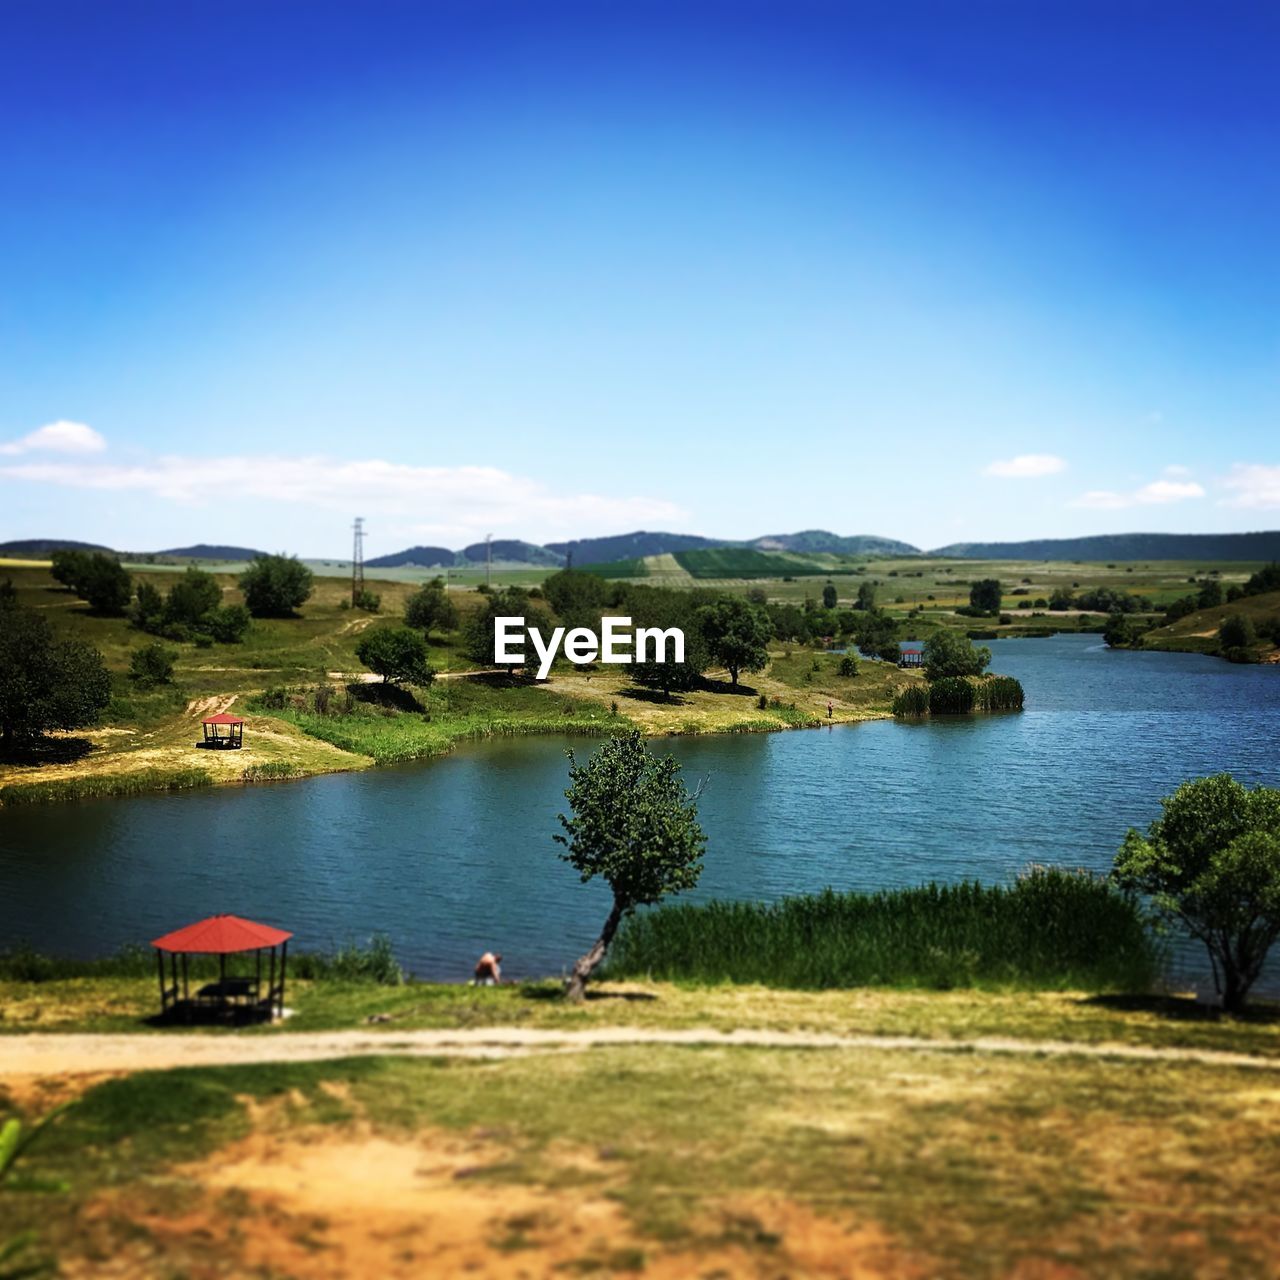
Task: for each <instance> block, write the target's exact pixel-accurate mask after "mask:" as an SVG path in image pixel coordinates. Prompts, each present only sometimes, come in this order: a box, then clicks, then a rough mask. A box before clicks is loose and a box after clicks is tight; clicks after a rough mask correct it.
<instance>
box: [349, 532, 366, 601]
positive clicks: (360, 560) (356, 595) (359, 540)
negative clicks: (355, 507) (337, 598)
mask: <svg viewBox="0 0 1280 1280" xmlns="http://www.w3.org/2000/svg"><path fill="white" fill-rule="evenodd" d="M363 593H364V517H363V516H356V522H355V524H353V525H352V526H351V607H352V608H353V609H354V608H355V607H356V601H358V600H359V599H360V596H361V595H362V594H363Z"/></svg>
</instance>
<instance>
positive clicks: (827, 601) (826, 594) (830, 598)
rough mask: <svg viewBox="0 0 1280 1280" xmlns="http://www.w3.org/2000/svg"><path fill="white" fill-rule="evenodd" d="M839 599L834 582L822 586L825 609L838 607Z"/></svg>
mask: <svg viewBox="0 0 1280 1280" xmlns="http://www.w3.org/2000/svg"><path fill="white" fill-rule="evenodd" d="M837 599H838V597H837V595H836V589H835V585H834V583H830V582H828V583H827V585H826V586H825V587H823V588H822V607H823V608H824V609H834V608H835V607H836V600H837Z"/></svg>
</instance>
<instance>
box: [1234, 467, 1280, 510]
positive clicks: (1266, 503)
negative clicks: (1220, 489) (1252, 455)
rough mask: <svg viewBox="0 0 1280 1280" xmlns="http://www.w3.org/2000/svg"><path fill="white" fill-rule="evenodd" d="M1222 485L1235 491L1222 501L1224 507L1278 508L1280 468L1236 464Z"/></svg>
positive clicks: (1279, 504) (1279, 499)
mask: <svg viewBox="0 0 1280 1280" xmlns="http://www.w3.org/2000/svg"><path fill="white" fill-rule="evenodd" d="M1223 484H1224V485H1225V486H1226V487H1227V488H1228V489H1232V490H1234V491H1235V492H1234V494H1233V495H1232V496H1231V497H1230V498H1224V499H1223V500H1222V505H1223V506H1225V507H1246V508H1247V507H1253V508H1264V507H1280V466H1278V467H1268V466H1264V465H1263V464H1262V463H1259V462H1253V463H1244V462H1237V463H1236V465H1235V466H1234V467H1232V468H1231V470H1230V472H1228V474H1227V478H1226V479H1225V480H1224V481H1223Z"/></svg>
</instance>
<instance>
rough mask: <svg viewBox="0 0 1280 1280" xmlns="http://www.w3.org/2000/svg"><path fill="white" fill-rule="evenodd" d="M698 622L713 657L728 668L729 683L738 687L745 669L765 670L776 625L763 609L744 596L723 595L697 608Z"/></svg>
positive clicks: (714, 660) (713, 659)
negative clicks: (770, 622) (772, 624)
mask: <svg viewBox="0 0 1280 1280" xmlns="http://www.w3.org/2000/svg"><path fill="white" fill-rule="evenodd" d="M697 622H698V629H699V630H700V631H701V632H702V638H703V639H704V640H705V641H706V645H707V652H708V654H709V656H710V658H711V660H712V661H713V662H718V663H720V665H721V666H723V667H725V668H726V669H727V670H728V672H729V682H730V684H732V685H734V686H735V687H736V686H737V683H738V675H739V673H741V672H743V671H763V670H764V668H765V664H766V663H767V662H768V661H769V651H768V649H767V648H766V647H765V646H766V645H768V643H769V641H770V639H771V638H772V634H773V628H772V627H771V626H770V625H769V617H768V615H767V614H766V613H765V612H764V611H763V610H761V609H760V608H758V607H757V606H756V605H753V604H749V603H748V602H747V601H746V600H744V599H743V598H742V597H741V596H721V597H720V598H719V599H718V600H713V601H712V602H711V603H710V604H707V605H703V606H702V608H700V609H699V610H698V613H697Z"/></svg>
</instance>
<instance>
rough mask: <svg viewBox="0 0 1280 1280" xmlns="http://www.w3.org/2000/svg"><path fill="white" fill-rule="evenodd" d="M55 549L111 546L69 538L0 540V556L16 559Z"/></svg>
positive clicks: (86, 549) (84, 548) (109, 549)
mask: <svg viewBox="0 0 1280 1280" xmlns="http://www.w3.org/2000/svg"><path fill="white" fill-rule="evenodd" d="M55 551H111V548H110V547H104V546H103V545H102V544H101V543H99V542H76V541H74V540H73V539H71V538H17V539H15V540H14V541H13V542H0V556H9V557H14V558H17V559H21V558H22V557H24V556H47V555H51V554H52V553H53V552H55ZM113 554H114V553H113Z"/></svg>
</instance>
